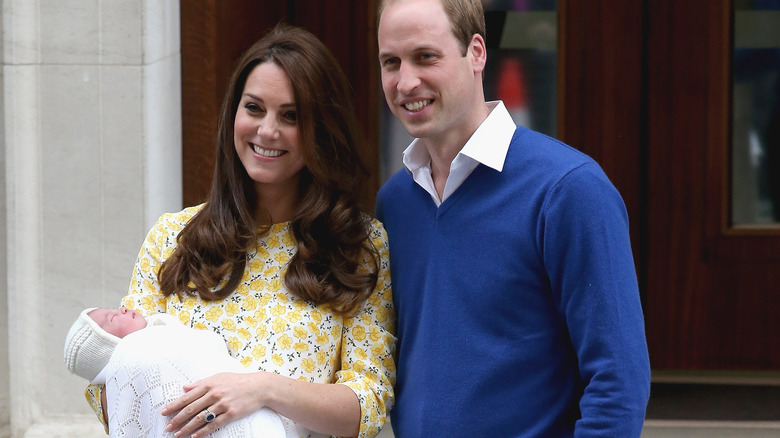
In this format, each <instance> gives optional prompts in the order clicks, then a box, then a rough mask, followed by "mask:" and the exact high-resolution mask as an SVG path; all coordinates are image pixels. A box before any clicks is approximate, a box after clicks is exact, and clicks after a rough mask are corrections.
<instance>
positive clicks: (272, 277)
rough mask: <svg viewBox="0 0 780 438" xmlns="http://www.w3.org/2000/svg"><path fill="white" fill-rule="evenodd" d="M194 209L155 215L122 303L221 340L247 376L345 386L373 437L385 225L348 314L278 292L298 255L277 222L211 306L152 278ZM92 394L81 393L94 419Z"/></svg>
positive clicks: (385, 282) (388, 307)
mask: <svg viewBox="0 0 780 438" xmlns="http://www.w3.org/2000/svg"><path fill="white" fill-rule="evenodd" d="M201 207H202V206H197V207H190V208H187V209H185V210H183V211H181V212H178V213H169V214H165V215H163V216H161V217H160V219H159V220H158V221H157V223H156V224H155V225H154V227H153V228H152V230H151V231H150V232H149V234H148V235H147V238H146V240H145V242H144V245H143V247H142V248H141V252H140V253H139V255H138V260H137V261H136V264H135V268H134V269H133V277H132V280H131V284H130V291H129V293H128V295H127V296H125V297H124V298H123V300H122V305H124V306H126V307H129V308H132V309H135V310H137V311H139V312H141V313H142V314H143V315H144V316H147V315H150V314H153V313H159V312H164V313H168V314H171V315H174V316H176V317H177V318H178V319H179V320H180V321H181V322H182V323H183V324H185V325H187V326H191V327H194V328H197V329H204V330H212V331H214V332H216V333H218V334H220V335H221V336H222V337H223V338H224V340H225V343H226V344H227V346H228V350H229V351H230V354H231V355H233V356H234V357H236V358H238V359H239V360H240V361H241V363H242V364H243V365H244V366H245V367H247V368H249V369H253V370H260V371H269V372H274V373H277V374H281V375H285V376H290V377H293V378H297V379H300V380H305V381H309V382H318V383H339V384H343V385H346V386H348V387H350V388H351V389H352V390H353V391H354V392H355V393H356V394H357V396H358V399H359V401H360V411H361V419H362V421H361V425H360V436H361V437H373V436H375V435H376V434H378V433H379V430H380V428H381V427H382V426H383V425H384V423H385V419H386V415H387V413H388V411H389V410H390V408H391V406H392V403H393V399H394V395H393V385H394V384H395V361H394V357H393V354H394V352H395V343H396V338H395V336H394V334H393V333H394V327H393V325H394V322H395V315H394V312H393V305H392V292H391V287H390V269H389V253H388V246H387V235H386V233H385V231H384V228H383V227H382V224H381V223H379V222H378V221H376V220H373V219H372V220H371V234H370V239H371V242H372V243H373V245H374V246H375V247H376V248H377V249H378V251H379V255H380V270H379V278H378V281H377V286H376V288H375V290H374V291H373V293H372V294H371V295H370V297H369V298H368V300H367V301H366V302H365V303H364V304H363V305H362V306H361V308H360V309H359V310H358V311H357V312H356V313H355V314H354V315H351V316H340V315H338V314H337V313H335V312H333V311H332V310H330V309H329V308H328V306H327V305H325V306H315V305H313V304H312V303H310V302H307V301H304V300H301V299H300V298H298V297H296V296H294V295H293V294H291V293H290V292H289V291H288V290H287V288H286V287H285V286H284V282H283V278H284V273H285V270H286V265H287V262H288V261H289V260H290V259H291V258H292V256H293V255H294V254H295V250H296V249H295V238H294V237H293V235H292V232H291V231H290V229H289V226H288V224H287V223H280V224H274V225H273V226H271V228H270V229H269V230H268V231H267V232H266V233H264V234H262V235H261V236H259V237H258V241H257V246H256V248H255V250H254V251H253V252H251V253H249V254H248V255H247V268H246V270H245V271H244V276H243V279H242V282H241V284H240V285H239V286H238V288H237V289H236V291H235V292H233V293H232V294H231V295H230V296H228V297H226V298H225V299H222V300H219V301H213V302H212V301H204V300H201V299H200V298H199V297H197V296H189V297H187V298H185V299H184V300H183V301H182V300H180V299H179V298H178V297H177V296H176V295H170V296H168V297H165V296H163V295H162V293H161V292H160V290H159V284H158V282H157V272H158V270H159V268H160V265H161V264H162V262H163V261H164V260H165V259H166V258H167V257H169V256H170V255H171V254H172V253H173V251H174V249H175V248H176V236H177V235H178V234H179V232H180V231H181V230H182V229H183V228H184V226H185V225H186V223H187V222H188V221H189V220H190V219H191V218H192V217H193V216H194V215H195V214H196V213H197V212H198V211H199V210H200V208H201ZM365 266H367V265H365ZM99 390H100V388H98V387H95V386H90V388H88V389H87V399H88V400H89V402H90V404H91V405H92V406H93V409H94V410H95V412H96V413H98V412H100V409H99V404H100V402H99V400H100V397H99ZM98 417H101V418H102V415H98Z"/></svg>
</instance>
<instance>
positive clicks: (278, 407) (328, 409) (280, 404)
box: [162, 371, 360, 438]
mask: <svg viewBox="0 0 780 438" xmlns="http://www.w3.org/2000/svg"><path fill="white" fill-rule="evenodd" d="M184 391H185V394H184V395H183V396H181V397H179V398H178V399H177V400H176V401H174V402H172V403H170V404H169V405H168V406H166V407H165V408H163V410H162V415H171V414H174V413H175V414H176V415H175V416H174V417H173V419H171V421H170V423H169V424H168V426H167V428H166V430H168V431H169V432H172V431H176V432H175V434H174V435H175V436H176V437H177V438H179V437H184V436H187V435H190V434H191V435H192V437H193V438H198V437H202V436H205V435H207V434H209V433H211V432H213V431H214V430H216V429H217V428H219V427H221V426H224V425H225V424H227V423H230V422H232V421H236V420H238V419H241V418H244V417H247V416H248V415H250V414H252V413H254V412H255V411H258V410H260V409H262V408H264V407H268V408H270V409H272V410H274V411H275V412H276V413H278V414H280V415H284V416H285V417H287V418H289V419H291V420H293V421H295V422H297V423H299V424H301V425H302V426H304V427H306V428H307V429H309V430H312V431H314V432H320V433H324V434H326V435H335V436H344V437H351V436H357V435H358V432H359V430H360V403H359V401H358V398H357V395H356V394H355V392H354V391H352V390H351V389H349V388H348V387H347V386H344V385H339V384H333V383H310V382H305V381H301V380H297V379H293V378H290V377H285V376H281V375H279V374H275V373H269V372H263V371H258V372H254V373H248V374H233V373H222V374H216V375H214V376H212V377H209V378H207V379H203V380H200V381H198V382H195V383H193V384H192V385H185V386H184ZM206 409H208V410H209V411H210V412H211V413H213V414H215V415H216V417H215V418H214V420H213V421H212V422H210V423H207V422H206V413H205V410H206Z"/></svg>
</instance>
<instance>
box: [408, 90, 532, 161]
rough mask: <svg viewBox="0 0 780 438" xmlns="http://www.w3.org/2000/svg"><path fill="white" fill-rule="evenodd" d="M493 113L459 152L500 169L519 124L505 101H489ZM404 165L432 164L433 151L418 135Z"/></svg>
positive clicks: (410, 145)
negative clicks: (429, 151)
mask: <svg viewBox="0 0 780 438" xmlns="http://www.w3.org/2000/svg"><path fill="white" fill-rule="evenodd" d="M487 105H488V108H490V114H488V116H487V118H486V119H485V121H484V122H482V124H481V125H479V128H477V130H476V131H475V132H474V134H473V135H472V136H471V138H469V140H468V141H467V142H466V144H465V145H464V146H463V148H462V149H461V150H460V152H459V153H458V155H460V154H463V155H465V156H467V157H469V158H471V159H473V160H475V161H477V162H479V163H482V164H484V165H485V166H488V167H490V168H493V169H495V170H497V171H499V172H500V171H501V170H502V169H503V168H504V160H506V154H507V151H508V150H509V143H510V141H511V140H512V136H513V135H514V133H515V129H516V128H517V125H515V122H514V121H513V120H512V116H511V115H510V114H509V111H507V109H506V106H505V105H504V102H502V101H500V100H497V101H492V102H488V103H487ZM403 163H404V166H406V168H407V169H408V170H409V171H410V172H414V171H415V170H417V169H420V168H422V167H430V163H431V155H430V154H429V153H428V149H427V148H426V147H425V145H424V144H423V143H422V142H421V141H419V139H417V138H416V139H414V140H413V141H412V143H411V144H409V146H408V147H407V148H406V150H404V153H403Z"/></svg>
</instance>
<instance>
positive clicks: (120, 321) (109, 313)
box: [89, 307, 146, 338]
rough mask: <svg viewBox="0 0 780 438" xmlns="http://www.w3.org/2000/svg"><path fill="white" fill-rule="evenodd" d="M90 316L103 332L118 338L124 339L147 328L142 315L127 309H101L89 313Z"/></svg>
mask: <svg viewBox="0 0 780 438" xmlns="http://www.w3.org/2000/svg"><path fill="white" fill-rule="evenodd" d="M89 316H90V318H92V320H94V321H95V322H96V323H98V325H99V326H100V327H102V328H103V330H105V331H107V332H109V333H111V334H112V335H114V336H116V337H118V338H124V337H125V335H127V334H129V333H132V332H134V331H136V330H141V329H142V328H144V327H146V319H144V317H143V316H141V314H140V313H138V312H136V311H135V310H131V309H128V308H127V307H120V308H119V309H105V308H99V309H95V310H93V311H91V312H89Z"/></svg>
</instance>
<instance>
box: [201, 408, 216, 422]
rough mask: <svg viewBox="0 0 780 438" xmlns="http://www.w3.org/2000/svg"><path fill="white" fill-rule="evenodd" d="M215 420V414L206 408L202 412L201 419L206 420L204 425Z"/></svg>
mask: <svg viewBox="0 0 780 438" xmlns="http://www.w3.org/2000/svg"><path fill="white" fill-rule="evenodd" d="M215 418H217V414H215V413H213V412H211V411H210V410H208V408H206V409H204V410H203V419H204V420H206V423H211V422H212V421H214V419H215Z"/></svg>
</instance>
